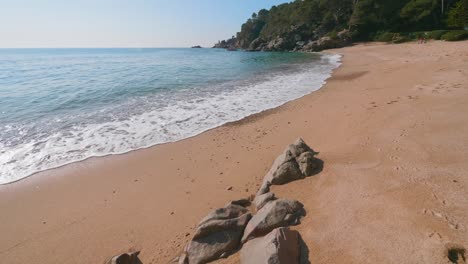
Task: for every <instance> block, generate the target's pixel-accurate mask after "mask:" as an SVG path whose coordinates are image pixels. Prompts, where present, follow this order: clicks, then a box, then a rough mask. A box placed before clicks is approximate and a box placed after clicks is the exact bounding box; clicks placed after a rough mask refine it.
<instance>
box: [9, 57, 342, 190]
mask: <svg viewBox="0 0 468 264" xmlns="http://www.w3.org/2000/svg"><path fill="white" fill-rule="evenodd" d="M339 64H340V56H339V55H325V54H324V55H322V56H321V57H320V60H319V61H314V62H313V63H302V64H300V65H295V67H293V68H287V69H284V70H277V71H271V72H267V73H265V74H261V75H259V76H254V77H250V78H248V79H246V80H233V81H228V82H223V83H221V84H219V83H215V84H207V85H206V86H200V87H199V88H197V89H194V88H187V89H179V90H178V91H177V92H171V93H161V94H156V95H145V96H139V97H136V98H133V99H132V100H128V101H126V102H125V103H122V104H117V105H111V106H109V107H108V108H103V109H100V110H99V111H97V112H96V111H95V112H90V113H81V115H82V116H80V114H76V115H75V116H74V117H73V118H75V119H74V120H81V122H69V123H67V124H66V125H63V120H62V119H67V118H71V117H70V116H66V115H64V116H62V117H56V120H55V121H56V122H58V123H60V122H62V123H61V124H62V125H61V126H59V127H58V128H57V129H56V130H50V131H35V130H34V129H36V130H38V129H39V128H41V127H42V126H41V125H40V124H34V125H31V124H24V127H21V126H20V125H18V126H17V127H13V126H11V125H9V126H8V127H7V126H5V127H4V129H6V130H5V131H4V132H3V133H8V131H10V132H11V133H14V136H10V138H9V141H8V142H0V164H1V165H0V166H1V167H0V168H1V169H0V184H5V183H10V182H13V181H17V180H19V179H22V178H25V177H27V176H29V175H32V174H34V173H36V172H40V171H44V170H47V169H52V168H56V167H59V166H62V165H65V164H68V163H72V162H76V161H81V160H84V159H87V158H89V157H96V156H104V155H110V154H121V153H126V152H129V151H132V150H137V149H141V148H146V147H150V146H153V145H156V144H160V143H166V142H173V141H177V140H181V139H184V138H187V137H191V136H194V135H197V134H199V133H202V132H204V131H206V130H209V129H211V128H214V127H217V126H220V125H222V124H225V123H227V122H232V121H236V120H240V119H242V118H244V117H246V116H248V115H251V114H254V113H258V112H261V111H264V110H266V109H271V108H274V107H278V106H280V105H282V104H284V103H286V102H288V101H291V100H294V99H297V98H299V97H302V96H304V95H306V94H308V93H310V92H313V91H315V90H318V89H320V87H322V86H323V84H324V83H325V80H326V79H327V78H329V77H330V76H331V73H332V71H333V69H335V68H336V67H338V66H339ZM46 122H51V121H50V120H47V121H46ZM8 129H9V130H8ZM22 131H23V132H22ZM33 131H35V132H33ZM31 135H35V136H31Z"/></svg>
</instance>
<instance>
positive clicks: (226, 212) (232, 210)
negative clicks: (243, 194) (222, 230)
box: [198, 204, 249, 226]
mask: <svg viewBox="0 0 468 264" xmlns="http://www.w3.org/2000/svg"><path fill="white" fill-rule="evenodd" d="M248 211H249V210H247V209H246V208H245V207H243V206H240V205H237V204H228V205H226V206H225V207H223V208H219V209H216V210H214V211H212V212H210V213H209V214H208V215H207V216H206V217H205V218H203V219H202V220H201V221H200V223H199V224H198V225H199V226H200V225H202V224H204V223H206V222H208V221H211V220H223V219H232V218H237V217H239V216H241V215H243V214H245V213H247V212H248Z"/></svg>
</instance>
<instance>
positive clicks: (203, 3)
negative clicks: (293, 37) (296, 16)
mask: <svg viewBox="0 0 468 264" xmlns="http://www.w3.org/2000/svg"><path fill="white" fill-rule="evenodd" d="M284 2H289V1H287V0H0V48H6V47H10V48H30V47H187V46H192V45H203V46H211V45H213V44H214V43H215V42H217V41H218V40H219V39H226V38H228V37H230V36H232V35H233V34H235V33H236V32H237V31H239V30H240V26H241V24H242V23H243V22H245V21H246V20H247V19H248V18H249V17H250V15H251V14H252V13H253V12H257V11H258V10H260V9H262V8H267V9H269V8H270V7H271V6H272V5H278V4H281V3H284Z"/></svg>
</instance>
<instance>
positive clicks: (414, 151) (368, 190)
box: [0, 42, 468, 264]
mask: <svg viewBox="0 0 468 264" xmlns="http://www.w3.org/2000/svg"><path fill="white" fill-rule="evenodd" d="M463 44H466V42H459V43H444V42H430V43H428V44H427V45H425V46H418V45H417V44H415V43H407V44H399V45H380V44H374V45H373V44H366V45H357V46H353V47H346V48H342V49H337V50H331V51H329V52H338V53H343V55H344V56H343V57H342V63H341V66H339V67H338V68H336V69H335V70H334V71H333V74H332V77H331V78H329V79H327V80H326V84H325V85H324V86H322V87H321V88H320V89H319V90H317V91H315V92H312V93H310V94H307V95H305V96H303V97H300V98H298V99H295V100H292V101H289V102H286V103H285V104H283V105H281V106H279V107H276V108H272V109H269V110H264V111H262V112H260V113H257V114H253V115H249V116H247V117H245V118H243V119H241V120H238V121H234V122H231V123H226V124H224V125H222V126H219V127H216V128H213V129H211V130H207V131H204V132H202V133H201V134H198V135H196V136H193V137H190V138H186V139H182V140H180V141H176V142H171V143H163V144H159V145H156V146H152V147H149V148H146V149H139V150H137V151H131V152H129V153H126V154H121V155H110V156H104V157H97V158H90V159H87V160H85V161H82V162H77V163H74V164H69V165H66V166H65V167H61V168H58V169H52V170H51V171H46V172H45V173H44V175H35V176H36V177H27V178H24V179H22V180H20V181H18V182H16V183H15V184H7V185H0V208H1V209H2V211H3V212H5V213H4V214H3V216H0V220H1V221H2V223H3V224H2V226H1V227H0V231H1V232H2V233H3V234H4V236H3V237H4V238H3V239H0V257H1V258H2V259H5V261H8V262H9V263H27V262H31V261H33V262H34V261H36V262H38V263H64V262H66V263H85V262H88V263H91V262H93V263H94V262H98V263H99V262H103V261H104V260H105V259H106V258H108V257H110V256H112V255H114V254H116V253H119V252H120V251H126V250H128V249H130V248H133V249H138V250H141V251H142V253H141V255H140V256H141V260H142V262H143V263H145V264H147V263H167V262H169V261H170V260H172V259H173V258H174V257H176V256H177V255H178V254H179V253H180V252H181V250H182V248H183V246H184V245H185V242H186V241H187V240H188V239H189V238H190V234H192V233H193V228H194V226H195V225H196V224H197V223H198V221H199V220H200V219H201V218H202V217H203V216H205V215H206V214H207V213H208V212H209V211H210V210H211V209H215V208H218V207H221V206H222V205H223V204H225V203H227V202H228V201H229V200H232V199H239V198H242V197H247V196H249V195H250V194H253V193H255V192H256V190H257V189H258V185H259V184H260V183H261V180H262V179H263V176H264V175H265V173H266V172H267V171H268V169H269V168H270V166H271V163H272V162H273V160H274V158H276V156H278V155H279V154H280V153H281V151H282V150H283V149H284V147H285V146H286V145H287V144H290V143H292V142H293V141H294V140H295V139H296V138H297V137H303V138H304V140H305V141H306V142H307V144H309V145H310V146H311V147H312V148H313V149H314V150H316V151H318V152H320V154H319V155H318V158H320V159H322V160H323V161H324V170H323V171H322V172H321V173H320V174H318V175H316V176H314V177H310V178H307V179H305V180H301V181H298V182H293V183H290V184H288V185H286V186H275V187H274V188H273V191H274V192H275V193H276V194H277V195H278V196H279V197H288V198H292V199H297V200H299V201H301V202H303V203H304V205H305V208H306V210H307V212H308V216H307V217H306V218H305V219H304V222H303V223H302V224H301V225H300V226H298V227H297V229H298V230H299V231H300V233H301V234H302V236H303V239H304V241H305V242H306V244H307V245H308V247H309V249H310V252H311V253H310V254H309V259H310V261H311V262H312V263H340V262H347V263H374V262H375V261H380V262H382V263H395V262H402V261H403V260H405V261H408V262H412V263H417V262H418V261H417V260H419V261H421V262H425V263H443V262H440V260H442V259H443V252H442V251H443V250H444V248H445V245H446V244H447V243H449V242H450V243H456V244H461V245H463V246H465V247H466V246H467V243H468V241H466V237H468V236H466V234H467V233H466V232H467V231H466V228H468V213H466V211H468V210H466V209H468V201H466V198H463V197H468V196H466V195H467V190H468V178H467V177H466V175H468V174H466V173H467V172H468V167H467V166H466V165H464V163H463V162H462V161H463V157H465V156H466V155H467V154H468V148H464V146H465V145H466V144H465V145H462V146H461V147H460V146H459V145H460V143H459V142H466V141H463V140H464V139H467V136H466V135H465V133H464V132H466V131H468V122H466V119H464V117H463V116H462V115H463V113H464V112H465V110H467V106H466V104H464V103H463V102H466V101H463V100H464V99H466V98H468V91H467V90H466V89H463V87H465V86H466V85H467V83H466V80H464V79H463V77H464V76H465V75H466V74H467V73H465V72H462V70H463V69H464V68H463V66H465V65H466V62H464V61H463V56H466V55H463V54H466V47H465V46H464V45H463ZM421 54H423V55H421ZM465 71H466V70H465ZM433 83H434V85H433ZM439 83H440V84H442V86H440V87H442V88H440V87H439V86H435V84H437V85H439ZM446 87H448V88H446ZM448 90H450V91H448ZM433 91H437V92H433ZM434 109H435V110H434ZM433 111H434V113H433ZM429 113H433V114H429ZM463 121H464V122H463ZM441 124H444V126H441ZM382 128H384V129H382ZM449 128H450V129H449ZM455 128H456V130H453V129H455ZM452 130H453V131H459V132H457V133H455V132H450V131H452ZM429 132H430V133H429ZM400 135H403V136H400ZM395 140H396V141H395ZM457 146H458V147H457ZM396 148H398V149H396ZM403 150H404V151H403ZM439 153H441V154H439ZM449 157H450V160H448V158H449ZM40 173H43V172H40ZM40 173H39V174H40ZM428 175H429V176H428ZM437 175H447V177H450V181H449V180H447V181H445V180H444V178H443V177H439V176H437ZM40 178H41V179H40ZM451 180H456V182H453V181H451ZM228 187H233V188H232V191H228V190H227V188H228ZM433 194H434V195H436V196H437V199H435V198H433ZM442 200H443V201H445V202H444V203H442ZM408 201H410V202H408ZM457 202H458V203H457ZM384 208H385V210H384ZM424 210H426V211H424ZM431 212H432V213H431ZM439 214H440V215H442V216H443V217H441V218H439V217H438V215H439ZM444 217H445V218H444ZM443 219H449V220H447V221H445V220H443ZM450 225H452V226H454V227H453V228H452V227H451V226H450ZM457 226H458V228H456V227H457ZM431 232H432V233H433V235H432V236H431ZM187 233H188V234H189V235H187ZM435 233H437V234H438V235H434V234H435ZM439 236H440V237H441V238H439ZM375 237H377V238H379V239H375ZM464 237H465V239H464ZM395 241H398V242H399V243H395ZM77 244H79V245H80V246H78V247H77V246H76V245H77ZM382 248H386V249H387V251H388V252H382V250H381V249H382ZM439 251H441V252H439ZM50 252H54V254H50ZM337 252H339V253H340V254H339V255H337V254H336V253H337ZM395 252H398V254H394V253H395ZM414 252H417V254H414ZM439 253H440V254H439ZM412 254H413V255H412ZM237 258H238V256H237V255H233V256H231V257H230V258H228V259H226V260H222V261H220V262H219V263H237V262H236V261H237ZM445 260H446V259H445Z"/></svg>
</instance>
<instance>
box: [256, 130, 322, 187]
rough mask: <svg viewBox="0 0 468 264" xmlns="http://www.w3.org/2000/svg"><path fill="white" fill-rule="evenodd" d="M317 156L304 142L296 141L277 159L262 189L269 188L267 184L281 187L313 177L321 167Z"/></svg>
mask: <svg viewBox="0 0 468 264" xmlns="http://www.w3.org/2000/svg"><path fill="white" fill-rule="evenodd" d="M316 154H318V153H316V152H315V151H313V150H312V149H311V148H310V147H309V146H307V144H306V143H305V142H304V140H302V139H298V140H296V142H294V144H291V145H289V146H288V147H287V148H286V149H285V150H284V152H283V153H282V154H281V155H279V156H278V157H277V158H276V159H275V161H274V162H273V165H272V166H271V168H270V170H269V171H268V173H267V175H266V176H265V178H264V182H263V184H262V187H263V186H267V184H266V182H268V183H270V184H274V185H281V184H285V183H288V182H291V181H294V180H298V179H303V178H305V177H307V176H311V175H312V174H313V173H314V172H315V171H316V170H317V169H319V167H320V165H321V161H320V160H319V159H317V158H315V157H314V156H315V155H316ZM262 192H263V191H262ZM262 192H260V191H259V194H263V193H265V192H263V193H262Z"/></svg>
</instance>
